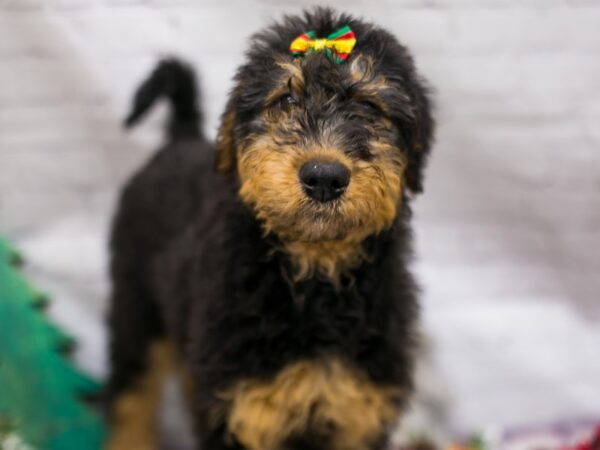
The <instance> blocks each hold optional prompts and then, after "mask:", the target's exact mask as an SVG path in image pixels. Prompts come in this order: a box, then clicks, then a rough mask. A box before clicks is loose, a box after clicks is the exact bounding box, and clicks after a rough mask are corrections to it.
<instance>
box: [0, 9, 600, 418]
mask: <svg viewBox="0 0 600 450" xmlns="http://www.w3.org/2000/svg"><path fill="white" fill-rule="evenodd" d="M321 3H322V2H316V1H310V2H306V5H309V4H321ZM329 3H330V4H332V5H334V6H338V7H344V8H346V9H347V10H349V11H351V12H355V13H358V14H360V15H363V16H365V17H367V18H371V19H373V20H375V21H376V22H378V23H380V24H381V25H383V26H385V27H387V28H389V29H390V30H391V31H393V32H394V33H395V34H396V35H397V36H398V37H399V38H401V39H402V40H403V41H404V42H405V43H406V44H408V45H409V46H410V47H411V48H412V50H413V52H414V54H415V56H416V60H417V63H418V65H419V67H420V68H421V69H422V72H423V73H424V74H425V75H426V76H427V77H428V78H429V80H430V81H431V84H432V85H433V86H434V87H435V88H436V91H437V94H436V98H437V106H438V108H437V117H438V120H439V124H440V127H439V133H438V144H437V146H436V148H435V153H434V157H433V158H432V161H431V167H430V170H429V173H428V180H427V184H426V190H427V193H426V195H424V196H423V197H422V198H420V199H419V200H418V201H417V202H416V220H415V222H416V227H417V250H418V259H417V262H416V264H415V268H416V270H417V272H418V274H419V276H420V279H421V281H422V284H423V288H424V302H425V306H424V310H425V323H426V325H427V328H428V330H429V332H430V333H431V335H432V336H433V337H434V339H436V345H437V349H438V353H437V355H438V358H437V359H438V363H439V364H440V366H441V370H442V373H443V374H444V376H445V377H446V379H447V380H448V382H449V384H450V386H451V388H452V389H453V391H454V397H455V403H454V406H453V408H452V409H453V415H454V420H455V423H456V424H457V425H458V426H461V427H464V428H468V427H475V426H481V425H484V424H486V423H499V424H513V423H517V422H519V421H525V420H528V421H531V420H534V421H535V420H546V419H553V418H558V417H560V416H570V415H586V414H591V413H597V412H598V406H597V405H598V404H600V387H599V385H598V383H597V380H598V379H600V367H599V365H598V363H597V357H596V356H595V353H593V350H592V349H596V351H597V348H600V333H599V332H598V330H597V324H598V318H599V317H600V307H599V306H598V301H597V300H598V292H599V291H600V277H598V275H597V274H598V272H599V271H600V231H599V230H600V195H599V194H600V192H599V191H600V156H599V154H598V152H597V150H598V147H599V141H600V126H599V125H598V122H599V121H600V106H599V105H600V58H598V55H599V52H600V26H599V25H600V3H599V2H597V1H595V0H520V1H515V0H485V1H482V0H452V1H451V0H402V1H392V0H375V1H369V2H364V1H358V0H345V1H344V2H342V1H340V0H333V1H331V2H329ZM367 3H368V5H367ZM296 4H297V2H295V1H292V0H285V1H275V0H246V1H243V0H235V1H233V2H227V3H226V4H225V3H223V2H218V1H216V0H207V1H199V0H0V232H2V233H3V234H6V235H8V236H9V237H11V238H12V239H13V240H15V241H16V243H17V244H18V245H20V246H21V247H22V248H24V250H25V251H26V253H27V254H28V256H29V260H30V262H31V265H30V267H31V269H30V270H31V273H32V276H34V277H35V278H36V279H37V281H38V284H40V285H43V286H45V287H46V288H47V289H48V290H49V291H50V292H51V293H52V294H53V296H54V298H55V306H54V309H53V313H54V315H55V316H56V318H57V320H59V321H61V322H62V323H63V324H65V325H66V326H67V327H69V328H70V329H71V330H72V332H74V333H75V334H77V335H78V336H79V337H80V339H81V341H82V343H83V349H82V351H81V352H80V355H79V356H80V361H81V362H82V363H83V364H84V365H85V366H86V367H88V368H89V369H90V370H93V371H95V372H96V373H102V370H103V363H102V358H103V356H102V355H103V348H102V339H101V337H102V326H101V320H100V319H101V314H102V311H103V309H104V305H105V303H104V297H105V293H106V283H105V281H104V273H103V268H104V261H105V252H104V239H105V229H106V223H107V220H108V218H109V217H110V212H111V210H112V203H113V199H114V196H115V193H116V191H117V189H118V187H119V185H120V184H121V183H122V182H123V180H124V179H125V178H126V177H127V176H128V175H129V174H130V173H131V171H132V170H134V169H135V168H136V167H138V166H139V164H140V163H141V162H142V161H143V160H144V159H146V158H147V157H148V155H150V153H151V151H152V149H153V147H154V146H155V145H156V143H157V142H159V140H160V134H161V130H160V126H161V125H160V124H161V121H162V118H163V117H164V108H159V110H158V111H157V112H156V113H155V114H153V115H152V117H151V118H150V120H148V121H147V122H146V124H144V125H143V126H142V127H140V129H138V130H135V131H134V132H133V133H131V134H129V135H127V134H124V133H123V132H122V130H121V129H120V126H119V121H120V119H121V118H122V117H123V115H124V114H125V111H126V109H127V105H128V101H129V98H130V95H131V93H132V91H133V89H134V88H135V87H136V85H137V83H138V82H139V80H140V79H141V78H142V77H143V76H144V75H145V74H146V73H147V72H148V70H149V69H150V68H151V67H152V66H153V64H154V63H155V62H156V60H157V59H158V58H159V57H160V56H161V55H165V54H170V53H174V54H178V55H181V56H183V57H185V58H186V59H188V60H190V61H192V62H193V63H194V64H195V65H196V66H197V67H198V68H199V71H200V75H201V79H202V88H203V95H204V107H205V109H206V111H207V116H208V120H207V124H206V129H207V132H208V133H209V134H210V135H211V136H214V133H215V129H216V125H217V118H218V115H219V113H220V111H221V109H222V107H223V104H224V101H225V97H226V93H227V90H228V88H229V86H230V79H231V76H232V74H233V72H234V70H235V67H236V65H237V64H238V63H239V62H240V59H241V51H242V50H241V47H240V45H241V44H243V43H244V39H245V38H246V37H247V36H248V35H249V34H250V33H252V32H253V31H255V30H257V29H259V28H260V27H262V26H264V25H265V24H266V23H268V22H269V21H270V20H271V19H272V18H273V17H277V16H279V15H281V14H282V13H283V12H293V11H297V10H298V7H297V6H296ZM594 324H595V327H594ZM525 405H528V406H527V407H524V406H525Z"/></svg>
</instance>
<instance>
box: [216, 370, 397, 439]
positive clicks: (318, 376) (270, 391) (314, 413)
mask: <svg viewBox="0 0 600 450" xmlns="http://www.w3.org/2000/svg"><path fill="white" fill-rule="evenodd" d="M401 397H402V392H401V391H400V390H399V389H397V388H391V387H382V386H377V385H375V384H374V383H373V382H371V381H370V380H369V379H368V378H367V376H366V375H365V374H363V373H362V372H360V371H358V370H355V369H352V368H350V367H348V366H347V365H345V364H343V363H342V362H341V361H339V360H327V361H302V362H298V363H295V364H293V365H290V366H288V367H286V368H284V369H283V370H282V371H281V372H279V373H278V374H277V375H276V376H275V378H274V379H272V380H269V381H258V380H247V381H242V382H240V383H238V384H236V385H235V386H234V387H233V388H232V389H230V390H228V391H227V392H225V393H223V395H222V398H223V400H224V401H225V404H226V405H227V406H226V407H225V408H224V411H222V413H224V414H225V420H226V422H227V428H228V431H229V432H230V433H231V434H232V435H233V436H235V438H236V439H237V440H238V441H239V442H240V443H241V444H243V445H244V446H245V447H246V448H247V449H249V450H276V449H279V448H281V446H282V444H284V442H285V440H286V439H287V438H289V437H291V436H297V435H299V434H302V433H305V432H306V431H308V430H309V429H310V430H313V431H317V432H324V433H330V436H331V446H332V450H365V449H366V448H368V447H369V445H370V444H372V443H373V442H375V441H376V440H377V439H378V438H379V437H380V436H381V434H382V433H383V432H385V430H386V429H387V428H388V427H389V426H391V425H392V424H393V423H394V422H395V420H396V418H397V416H398V408H397V406H396V405H397V404H398V401H399V400H400V399H401Z"/></svg>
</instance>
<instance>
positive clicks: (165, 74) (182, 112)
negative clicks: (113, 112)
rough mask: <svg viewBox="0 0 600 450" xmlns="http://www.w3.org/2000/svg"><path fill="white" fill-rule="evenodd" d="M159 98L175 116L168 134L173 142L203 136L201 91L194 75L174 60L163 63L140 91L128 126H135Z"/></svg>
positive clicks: (128, 120)
mask: <svg viewBox="0 0 600 450" xmlns="http://www.w3.org/2000/svg"><path fill="white" fill-rule="evenodd" d="M160 97H166V98H168V99H169V101H170V103H171V107H172V116H171V121H170V123H169V128H168V134H169V137H170V138H171V139H177V138H184V137H194V138H199V137H200V135H201V130H200V122H201V121H202V117H201V113H200V110H199V109H198V89H197V88H196V81H195V76H194V71H193V70H192V69H191V68H190V67H188V66H187V65H186V64H184V63H182V62H181V61H177V60H175V59H167V60H164V61H162V62H161V63H160V64H159V65H158V67H157V68H156V69H154V72H152V74H151V75H150V77H148V79H147V80H146V81H144V82H143V83H142V85H141V86H140V87H139V88H138V90H137V92H136V93H135V98H134V100H133V107H132V109H131V112H130V113H129V115H128V116H127V119H125V126H126V127H131V126H133V125H135V124H136V123H137V122H138V121H139V120H140V119H141V118H142V117H143V116H144V115H145V114H146V113H147V112H148V110H149V109H150V108H151V107H152V105H153V104H154V102H155V101H156V100H158V99H159V98H160Z"/></svg>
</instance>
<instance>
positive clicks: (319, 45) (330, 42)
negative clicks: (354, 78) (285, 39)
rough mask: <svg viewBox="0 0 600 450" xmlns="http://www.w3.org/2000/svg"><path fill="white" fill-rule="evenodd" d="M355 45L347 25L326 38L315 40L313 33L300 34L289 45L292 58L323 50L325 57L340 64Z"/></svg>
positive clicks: (354, 39)
mask: <svg viewBox="0 0 600 450" xmlns="http://www.w3.org/2000/svg"><path fill="white" fill-rule="evenodd" d="M355 44H356V37H355V36H354V31H352V30H351V29H350V27H349V26H348V25H346V26H345V27H343V28H340V29H339V30H337V31H335V32H333V33H331V34H330V35H329V36H327V37H326V38H321V39H319V38H317V36H316V33H315V32H314V31H308V32H306V33H302V34H301V35H300V36H298V37H297V38H296V39H294V40H293V41H292V43H291V45H290V52H291V53H292V56H295V57H296V56H304V55H305V54H306V53H311V52H314V51H319V50H324V51H325V53H326V54H327V56H329V57H330V58H332V59H333V60H334V61H335V62H336V63H338V64H340V63H341V62H343V61H345V60H346V58H348V55H350V53H351V52H352V49H353V48H354V45H355Z"/></svg>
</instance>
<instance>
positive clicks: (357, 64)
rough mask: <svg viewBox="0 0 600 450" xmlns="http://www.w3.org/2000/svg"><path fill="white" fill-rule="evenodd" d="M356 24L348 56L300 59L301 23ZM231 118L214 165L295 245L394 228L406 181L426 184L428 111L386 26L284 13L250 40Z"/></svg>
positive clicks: (414, 186)
mask: <svg viewBox="0 0 600 450" xmlns="http://www.w3.org/2000/svg"><path fill="white" fill-rule="evenodd" d="M344 25H349V26H350V27H351V28H352V30H354V32H355V34H356V39H357V43H356V47H355V49H354V50H353V51H352V53H351V55H350V57H349V58H348V60H347V61H344V62H342V63H341V64H338V63H336V62H335V61H333V59H332V58H331V57H329V56H328V55H327V54H326V53H325V52H324V51H314V52H312V53H310V54H308V55H306V56H303V57H296V58H293V57H292V56H291V54H290V53H289V44H290V42H291V41H292V40H293V39H294V38H295V37H296V36H298V35H299V34H301V33H302V32H304V31H308V30H314V31H315V32H316V33H317V34H318V35H321V36H326V35H327V34H329V33H331V32H332V31H335V30H336V29H338V28H341V27H342V26H344ZM252 42H253V47H252V48H251V50H250V51H249V54H248V57H249V61H248V63H247V64H245V65H244V66H243V67H242V68H241V69H240V71H239V72H238V74H237V77H236V87H235V88H234V91H233V93H232V97H231V99H230V101H229V103H228V107H227V110H226V112H225V115H224V117H223V124H222V126H221V130H220V133H219V139H218V150H219V155H218V160H217V165H218V168H219V169H220V170H221V171H230V170H234V169H237V173H238V176H239V181H240V191H239V192H240V196H241V198H242V200H243V201H244V202H246V203H247V204H248V205H250V206H251V207H252V208H253V210H254V211H255V213H256V215H257V217H258V218H259V219H260V220H261V221H262V222H263V223H264V226H265V229H266V231H270V232H274V233H275V234H277V235H278V236H279V237H280V238H281V239H282V240H284V241H288V242H323V241H349V240H350V241H353V242H359V241H361V240H363V239H364V238H366V237H367V236H369V235H372V234H377V233H379V232H381V231H382V230H384V229H387V228H389V227H390V226H391V225H392V224H393V222H394V219H395V217H396V215H397V212H398V208H399V205H400V203H401V201H402V200H403V198H405V195H404V193H405V190H406V189H409V190H412V191H414V192H418V191H420V190H421V170H422V165H423V162H424V158H425V156H426V154H427V151H428V148H429V140H430V134H431V131H430V129H431V119H430V116H429V107H428V102H427V98H426V95H425V92H424V90H423V87H422V86H421V84H420V82H419V80H418V78H417V76H416V74H415V71H414V66H413V63H412V59H411V58H410V56H409V55H408V53H407V52H406V50H405V49H404V48H403V47H402V46H400V45H399V44H398V43H397V42H396V40H395V39H394V38H393V37H392V36H391V35H389V34H388V33H386V32H384V31H382V30H380V29H377V28H374V27H372V26H371V25H368V24H364V23H362V22H359V21H356V20H354V19H352V18H350V17H346V16H340V17H338V16H336V15H335V14H334V13H332V12H331V11H329V10H321V9H320V10H316V11H315V12H313V13H309V14H306V15H305V16H304V17H303V18H299V17H295V18H293V17H292V18H287V19H286V20H285V21H284V23H283V24H281V25H276V26H274V27H272V28H270V29H269V30H267V31H266V32H265V33H262V34H259V35H257V36H255V37H254V38H253V41H252Z"/></svg>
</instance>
